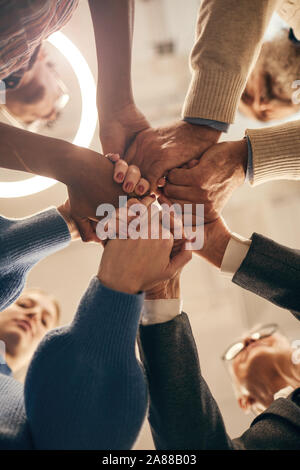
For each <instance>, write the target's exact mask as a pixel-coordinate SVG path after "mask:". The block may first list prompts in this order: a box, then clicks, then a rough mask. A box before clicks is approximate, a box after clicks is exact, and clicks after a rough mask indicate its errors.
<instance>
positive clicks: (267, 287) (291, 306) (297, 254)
mask: <svg viewBox="0 0 300 470" xmlns="http://www.w3.org/2000/svg"><path fill="white" fill-rule="evenodd" d="M251 238H252V243H251V246H250V248H249V251H248V253H247V256H246V258H245V259H244V261H243V262H242V264H241V266H240V268H239V269H238V271H237V272H236V273H235V275H234V277H233V279H232V281H233V282H234V283H235V284H237V285H239V286H240V287H243V288H244V289H247V290H250V291H251V292H254V293H255V294H257V295H259V296H261V297H264V298H265V299H267V300H269V301H270V302H272V303H274V304H275V305H278V306H279V307H283V308H286V309H288V310H291V311H292V313H293V314H294V315H295V316H296V318H298V319H300V250H294V249H291V248H287V247H285V246H282V245H279V244H278V243H275V242H274V241H272V240H270V239H268V238H266V237H263V236H262V235H258V234H257V233H254V234H253V235H252V237H251Z"/></svg>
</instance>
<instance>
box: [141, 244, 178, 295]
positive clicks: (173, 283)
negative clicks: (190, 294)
mask: <svg viewBox="0 0 300 470" xmlns="http://www.w3.org/2000/svg"><path fill="white" fill-rule="evenodd" d="M183 244H185V240H184V239H183V240H174V245H173V249H172V253H171V257H173V256H176V254H178V253H179V252H180V251H181V250H182V249H183V247H182V245H183ZM181 272H182V269H179V270H178V271H177V272H176V274H175V275H174V276H173V277H171V278H170V279H167V280H165V281H162V282H160V283H158V284H156V285H155V286H153V287H152V288H151V289H150V290H147V292H146V299H147V300H157V299H179V298H180V275H181Z"/></svg>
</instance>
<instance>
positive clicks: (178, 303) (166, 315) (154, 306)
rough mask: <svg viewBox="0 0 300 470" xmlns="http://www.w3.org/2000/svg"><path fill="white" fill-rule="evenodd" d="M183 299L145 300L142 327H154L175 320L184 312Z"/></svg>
mask: <svg viewBox="0 0 300 470" xmlns="http://www.w3.org/2000/svg"><path fill="white" fill-rule="evenodd" d="M182 303H183V302H182V300H181V299H156V300H145V301H144V308H143V312H142V317H141V324H142V325H153V324H155V323H165V322H167V321H170V320H173V319H174V318H175V317H177V315H180V314H181V311H182Z"/></svg>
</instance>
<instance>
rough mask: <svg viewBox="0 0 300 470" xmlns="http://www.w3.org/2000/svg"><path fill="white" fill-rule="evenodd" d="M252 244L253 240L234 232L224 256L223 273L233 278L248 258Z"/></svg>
mask: <svg viewBox="0 0 300 470" xmlns="http://www.w3.org/2000/svg"><path fill="white" fill-rule="evenodd" d="M250 245H251V240H249V239H248V238H244V237H242V236H240V235H238V234H237V233H232V234H231V239H230V241H229V243H228V245H227V248H226V250H225V253H224V256H223V261H222V264H221V273H222V274H224V275H225V276H226V277H230V278H231V279H232V278H233V276H234V274H235V273H236V271H237V270H238V269H239V267H240V266H241V264H242V262H243V261H244V259H245V258H246V256H247V253H248V250H249V248H250Z"/></svg>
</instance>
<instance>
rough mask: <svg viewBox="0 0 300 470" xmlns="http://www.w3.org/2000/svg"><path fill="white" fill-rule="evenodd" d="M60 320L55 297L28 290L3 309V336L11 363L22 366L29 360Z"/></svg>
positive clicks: (0, 319)
mask: <svg viewBox="0 0 300 470" xmlns="http://www.w3.org/2000/svg"><path fill="white" fill-rule="evenodd" d="M57 324H58V308H57V305H56V303H55V302H54V300H53V299H52V297H50V296H48V295H47V294H45V293H42V292H40V291H38V290H33V289H32V290H31V289H30V290H27V291H26V290H25V291H24V292H23V293H22V294H21V296H20V297H19V298H18V299H17V300H16V301H15V302H14V303H13V304H12V305H10V306H9V307H8V308H6V309H5V310H3V311H2V312H0V339H1V340H2V341H4V343H5V349H6V355H7V363H8V365H9V366H11V364H10V362H11V363H12V364H13V365H16V367H17V368H19V367H22V366H23V365H25V364H27V363H28V361H29V360H30V359H31V357H32V355H33V353H34V351H35V349H36V348H37V346H38V344H39V342H40V341H41V339H42V338H43V337H44V336H45V334H46V333H47V332H48V331H49V330H51V329H52V328H54V327H56V326H57ZM12 368H13V367H12Z"/></svg>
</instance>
